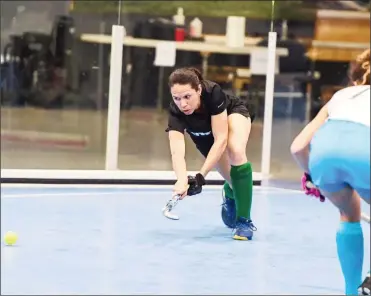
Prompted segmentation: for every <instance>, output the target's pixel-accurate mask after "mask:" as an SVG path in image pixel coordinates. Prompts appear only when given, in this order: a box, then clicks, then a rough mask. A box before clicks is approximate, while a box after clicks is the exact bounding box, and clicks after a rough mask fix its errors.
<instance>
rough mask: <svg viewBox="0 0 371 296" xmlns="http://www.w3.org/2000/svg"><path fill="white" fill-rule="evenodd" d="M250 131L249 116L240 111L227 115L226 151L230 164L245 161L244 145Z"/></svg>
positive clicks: (239, 163)
mask: <svg viewBox="0 0 371 296" xmlns="http://www.w3.org/2000/svg"><path fill="white" fill-rule="evenodd" d="M250 131H251V119H250V117H248V116H246V115H243V114H240V113H232V114H230V115H229V116H228V144H227V151H228V155H229V159H230V164H231V165H241V164H244V163H245V162H246V161H247V158H246V146H247V142H248V140H249V136H250Z"/></svg>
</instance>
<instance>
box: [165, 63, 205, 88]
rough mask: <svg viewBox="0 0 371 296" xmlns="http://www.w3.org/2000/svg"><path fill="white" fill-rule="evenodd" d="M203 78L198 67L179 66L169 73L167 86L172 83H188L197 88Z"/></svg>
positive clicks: (170, 85)
mask: <svg viewBox="0 0 371 296" xmlns="http://www.w3.org/2000/svg"><path fill="white" fill-rule="evenodd" d="M203 80H204V78H203V77H202V74H201V72H200V71H199V70H198V69H196V68H192V67H189V68H179V69H176V70H175V71H174V72H173V73H171V74H170V76H169V87H172V86H173V85H174V84H181V85H186V84H190V85H191V87H192V88H193V89H195V90H198V88H199V85H200V84H201V83H202V82H203Z"/></svg>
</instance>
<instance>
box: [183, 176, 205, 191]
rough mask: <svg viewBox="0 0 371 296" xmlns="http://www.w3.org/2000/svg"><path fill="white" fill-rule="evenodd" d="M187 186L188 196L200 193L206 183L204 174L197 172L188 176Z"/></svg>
mask: <svg viewBox="0 0 371 296" xmlns="http://www.w3.org/2000/svg"><path fill="white" fill-rule="evenodd" d="M188 184H189V188H188V191H187V195H188V196H192V195H196V194H199V193H201V191H202V186H203V185H205V184H206V182H205V178H204V176H202V175H201V174H200V173H198V174H197V175H196V176H194V177H192V176H188Z"/></svg>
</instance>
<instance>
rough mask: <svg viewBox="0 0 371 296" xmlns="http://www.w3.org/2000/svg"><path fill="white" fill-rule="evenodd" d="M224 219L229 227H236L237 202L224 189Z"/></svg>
mask: <svg viewBox="0 0 371 296" xmlns="http://www.w3.org/2000/svg"><path fill="white" fill-rule="evenodd" d="M222 220H223V222H224V224H225V225H226V226H227V227H229V228H235V227H236V203H235V201H234V199H233V198H230V197H228V196H226V193H225V190H224V189H223V203H222Z"/></svg>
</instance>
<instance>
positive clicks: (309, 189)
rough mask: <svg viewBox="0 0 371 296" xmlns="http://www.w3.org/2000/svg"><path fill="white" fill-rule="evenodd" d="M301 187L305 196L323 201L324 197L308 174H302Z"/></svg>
mask: <svg viewBox="0 0 371 296" xmlns="http://www.w3.org/2000/svg"><path fill="white" fill-rule="evenodd" d="M301 187H302V189H303V190H304V192H305V194H306V195H311V196H314V197H316V198H319V200H320V201H321V202H324V201H325V197H324V196H323V195H322V194H321V191H320V190H319V189H318V188H317V187H316V186H315V185H314V184H313V181H312V178H311V176H310V175H309V174H307V173H304V175H303V177H302V178H301Z"/></svg>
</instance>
